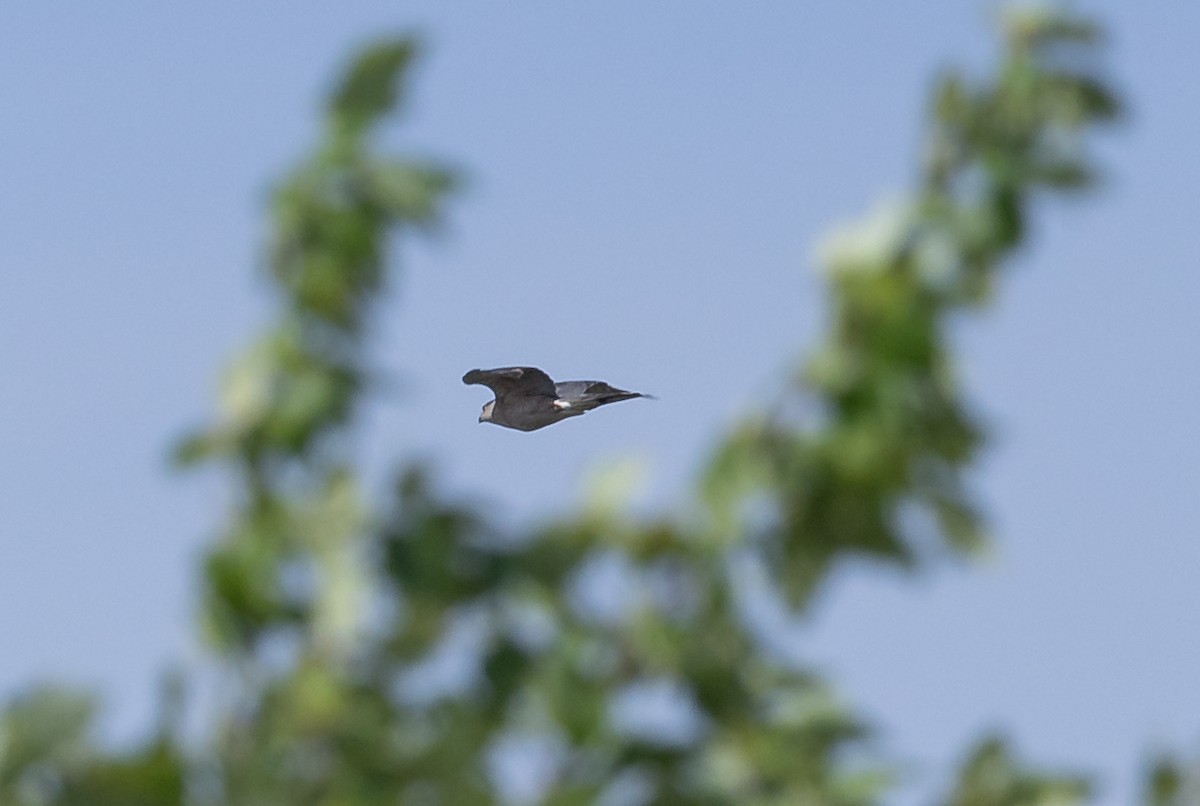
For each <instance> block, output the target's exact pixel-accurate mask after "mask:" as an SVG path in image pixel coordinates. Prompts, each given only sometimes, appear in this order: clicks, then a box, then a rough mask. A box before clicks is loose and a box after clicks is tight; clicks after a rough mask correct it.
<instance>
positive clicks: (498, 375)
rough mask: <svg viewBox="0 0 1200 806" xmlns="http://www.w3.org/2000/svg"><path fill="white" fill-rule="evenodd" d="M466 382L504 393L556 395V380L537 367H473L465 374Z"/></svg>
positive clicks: (497, 394) (499, 394) (500, 393)
mask: <svg viewBox="0 0 1200 806" xmlns="http://www.w3.org/2000/svg"><path fill="white" fill-rule="evenodd" d="M463 383H465V384H480V385H482V386H486V387H487V388H489V389H491V390H492V391H493V392H495V393H496V397H500V396H502V395H514V394H515V395H549V396H550V397H556V396H557V393H556V392H555V391H554V381H552V380H550V376H549V375H547V374H546V373H544V372H542V371H541V370H540V369H538V368H537V367H500V368H498V369H473V370H471V371H470V372H468V373H467V374H466V375H464V376H463Z"/></svg>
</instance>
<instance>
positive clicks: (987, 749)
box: [944, 737, 1091, 806]
mask: <svg viewBox="0 0 1200 806" xmlns="http://www.w3.org/2000/svg"><path fill="white" fill-rule="evenodd" d="M1090 789H1091V788H1090V787H1089V785H1088V782H1087V781H1086V780H1085V779H1083V778H1080V777H1078V776H1074V775H1055V774H1046V773H1037V772H1030V771H1027V770H1025V769H1023V768H1022V765H1021V764H1020V763H1019V762H1018V761H1016V759H1014V758H1013V756H1012V753H1011V751H1010V750H1009V748H1008V745H1007V744H1006V743H1005V742H1004V740H1003V739H999V738H995V737H991V738H987V739H984V740H983V741H982V742H980V743H979V745H978V746H977V747H976V748H975V749H974V750H973V751H972V752H971V754H970V756H969V757H968V758H967V760H966V762H965V763H964V764H963V768H962V770H961V771H960V772H959V779H958V783H957V784H956V785H955V787H954V791H953V792H952V793H951V795H950V797H949V798H947V799H946V800H945V801H944V804H945V806H1070V804H1077V803H1083V802H1084V799H1085V798H1086V797H1087V796H1088V793H1089V791H1090Z"/></svg>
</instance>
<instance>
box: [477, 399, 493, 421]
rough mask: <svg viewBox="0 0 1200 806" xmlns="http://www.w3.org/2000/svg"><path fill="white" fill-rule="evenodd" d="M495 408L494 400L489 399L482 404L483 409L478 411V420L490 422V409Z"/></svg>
mask: <svg viewBox="0 0 1200 806" xmlns="http://www.w3.org/2000/svg"><path fill="white" fill-rule="evenodd" d="M494 408H496V401H494V400H489V401H488V402H487V403H486V404H484V407H483V411H481V412H479V422H481V423H490V422H491V421H492V409H494Z"/></svg>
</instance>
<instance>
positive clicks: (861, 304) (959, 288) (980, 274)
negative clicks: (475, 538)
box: [705, 11, 1116, 606]
mask: <svg viewBox="0 0 1200 806" xmlns="http://www.w3.org/2000/svg"><path fill="white" fill-rule="evenodd" d="M1005 30H1006V44H1007V49H1006V53H1005V59H1004V62H1003V64H1002V65H1001V66H1000V68H999V70H998V71H997V75H998V77H997V78H996V79H995V80H991V81H985V82H971V81H969V80H968V79H967V78H965V77H964V76H962V75H959V74H949V75H946V76H944V77H943V78H942V79H941V80H940V82H939V83H938V86H937V88H936V90H935V92H934V102H933V121H932V125H931V127H930V131H929V134H928V137H927V142H926V148H925V154H926V155H927V156H926V164H925V166H924V170H923V173H922V178H921V182H920V185H919V186H918V187H917V189H916V190H915V191H914V192H913V193H912V194H911V195H910V196H909V197H908V198H904V199H900V200H898V201H893V202H891V203H889V204H886V205H883V206H880V207H879V208H877V209H876V210H875V211H874V212H872V213H871V214H870V215H869V216H868V217H867V218H866V219H864V220H863V221H862V222H861V223H859V224H855V225H851V226H848V227H845V228H843V229H841V230H839V231H836V232H834V233H833V234H832V235H831V236H830V237H829V238H828V239H827V240H826V241H825V243H824V244H823V245H822V247H821V249H820V254H819V257H820V261H821V263H822V265H823V266H824V269H825V273H826V277H827V278H828V283H829V292H830V296H831V299H832V310H831V314H830V315H831V322H830V326H829V329H828V333H827V335H826V337H825V340H824V343H823V344H822V345H821V346H820V347H819V348H818V350H817V352H816V354H815V355H814V356H812V358H811V359H810V360H809V361H808V363H807V365H806V367H805V370H804V372H803V373H801V374H798V375H797V377H796V378H795V382H794V384H793V385H792V387H791V388H790V389H789V390H788V392H787V395H786V397H785V400H784V401H783V404H782V405H780V406H779V407H778V411H779V412H782V414H777V415H775V416H772V417H769V418H764V419H761V420H756V421H752V422H749V423H747V424H745V425H744V426H742V427H741V428H740V429H738V430H736V431H735V432H734V433H733V434H732V435H731V436H730V437H729V438H728V439H727V440H726V441H725V442H724V443H723V444H722V445H721V447H720V449H719V450H718V452H717V456H716V458H715V460H714V461H713V463H712V465H711V466H710V468H709V471H708V476H707V478H706V480H705V492H706V499H707V501H708V503H709V505H710V506H711V507H712V509H713V512H714V514H715V519H714V521H715V523H716V525H717V528H718V529H719V530H721V531H724V532H732V533H734V534H736V535H739V536H741V538H740V539H746V537H751V538H752V539H755V540H757V541H759V542H761V543H763V544H765V545H766V546H767V551H769V552H770V553H772V554H775V555H778V556H779V557H780V561H779V562H778V563H774V564H773V567H775V568H776V569H778V573H779V579H778V582H779V585H780V587H781V588H782V589H783V590H784V591H785V592H786V594H787V596H788V597H789V598H790V600H791V601H792V602H793V603H794V604H795V605H797V606H803V605H804V604H805V603H806V602H807V600H808V598H809V597H810V596H811V595H812V594H813V592H814V590H815V589H816V586H817V584H818V583H819V581H820V580H821V579H822V578H823V577H824V576H825V574H826V573H827V571H828V569H829V567H830V566H831V564H833V563H834V562H836V561H837V560H839V559H841V558H843V557H845V556H852V555H865V556H870V557H873V558H875V559H877V560H881V561H884V562H888V563H893V564H897V565H900V566H904V567H909V566H912V565H913V564H914V563H916V562H918V561H919V560H920V559H922V558H920V557H918V556H917V547H918V546H926V547H928V546H930V545H931V544H936V542H937V541H938V540H940V542H941V543H942V545H944V546H946V547H947V548H949V549H950V550H951V551H954V552H960V553H971V552H975V551H978V550H979V549H981V548H982V547H983V546H984V545H985V542H986V541H985V537H984V527H983V522H982V518H981V516H980V513H979V506H978V504H977V503H976V502H975V500H974V498H973V497H972V496H971V495H970V494H969V491H968V489H967V487H968V485H967V480H966V478H965V474H966V471H967V470H968V469H969V468H970V466H971V462H972V460H973V459H974V457H975V456H976V454H977V452H978V450H979V448H980V446H981V444H982V442H983V437H984V434H983V428H982V426H981V425H980V424H979V422H978V420H977V418H976V417H975V416H973V415H972V414H971V412H970V411H969V408H968V406H967V405H966V403H965V402H964V401H963V399H962V398H963V396H962V392H961V390H960V389H959V384H958V380H957V377H956V373H955V368H954V362H953V356H952V354H951V351H950V345H949V343H948V339H947V337H946V329H947V325H948V323H949V322H950V321H951V320H952V318H953V317H954V316H955V315H956V314H958V313H960V312H961V311H963V310H964V309H966V308H969V307H970V306H973V305H978V304H979V303H981V302H983V301H984V300H985V299H986V296H987V292H988V291H989V290H990V289H991V287H992V285H993V284H994V282H995V277H996V275H997V273H998V271H999V269H1000V267H1001V265H1002V261H1003V259H1004V258H1005V257H1006V256H1007V255H1008V254H1009V253H1011V252H1012V250H1013V249H1014V248H1015V247H1016V246H1017V244H1018V243H1019V242H1020V241H1021V239H1022V237H1023V235H1024V232H1025V223H1026V219H1027V218H1028V209H1029V206H1030V203H1031V200H1032V197H1033V195H1034V194H1035V193H1036V192H1037V191H1039V190H1061V189H1074V188H1078V187H1080V186H1082V185H1083V184H1085V183H1086V182H1087V180H1088V179H1089V178H1090V176H1091V173H1092V171H1091V168H1090V166H1089V164H1088V161H1087V159H1086V153H1085V149H1084V145H1085V143H1084V139H1083V135H1084V134H1085V133H1086V131H1087V129H1088V127H1089V126H1090V125H1091V124H1093V123H1096V122H1100V121H1104V120H1108V119H1110V118H1111V117H1112V116H1113V115H1114V114H1115V111H1116V102H1115V101H1114V100H1113V98H1112V95H1111V93H1110V92H1109V90H1108V89H1107V88H1106V87H1105V86H1104V85H1103V84H1102V83H1101V82H1100V79H1099V78H1097V77H1095V76H1092V75H1088V74H1081V73H1077V72H1072V68H1068V67H1064V66H1062V65H1064V64H1066V65H1070V64H1075V63H1077V62H1079V63H1082V62H1086V61H1087V59H1088V56H1089V53H1088V52H1087V48H1088V47H1089V46H1090V43H1091V41H1092V40H1093V39H1095V37H1096V30H1095V28H1094V27H1093V26H1090V25H1088V24H1086V23H1080V22H1077V21H1075V20H1072V19H1068V18H1064V17H1059V16H1055V15H1050V14H1047V13H1045V12H1033V11H1028V12H1024V13H1019V14H1018V13H1013V14H1010V15H1009V16H1008V17H1007V18H1006V26H1005ZM814 398H815V399H814ZM805 403H809V405H808V408H810V409H815V410H817V411H819V412H820V415H821V417H820V419H819V421H818V422H817V423H815V424H814V423H805V422H801V423H796V422H794V418H789V417H788V412H791V411H792V410H794V409H803V408H804V405H803V404H805ZM747 501H751V502H754V506H753V507H750V508H747V507H746V506H745V502H747ZM764 506H769V509H770V513H771V514H772V516H773V517H771V518H769V519H767V525H766V526H764V527H761V528H758V529H754V528H752V527H751V526H750V525H749V524H750V523H752V522H759V523H761V522H762V521H763V518H762V517H761V515H762V509H763V507H764ZM748 509H749V511H747V510H748Z"/></svg>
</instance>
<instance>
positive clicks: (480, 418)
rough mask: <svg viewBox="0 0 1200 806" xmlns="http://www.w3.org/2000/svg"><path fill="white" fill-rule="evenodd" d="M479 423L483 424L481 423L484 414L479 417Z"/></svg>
mask: <svg viewBox="0 0 1200 806" xmlns="http://www.w3.org/2000/svg"><path fill="white" fill-rule="evenodd" d="M479 422H481V423H482V422H483V415H482V414H481V415H479Z"/></svg>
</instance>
